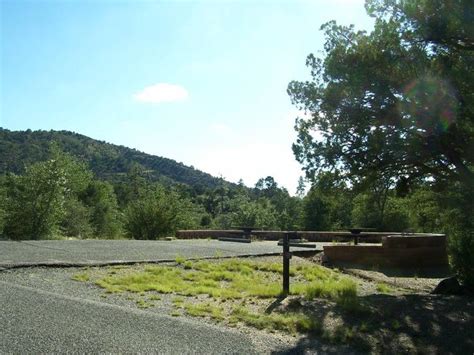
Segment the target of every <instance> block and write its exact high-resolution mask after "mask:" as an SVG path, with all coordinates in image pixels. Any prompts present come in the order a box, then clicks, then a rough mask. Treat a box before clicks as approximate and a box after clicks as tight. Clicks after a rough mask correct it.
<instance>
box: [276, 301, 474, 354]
mask: <svg viewBox="0 0 474 355" xmlns="http://www.w3.org/2000/svg"><path fill="white" fill-rule="evenodd" d="M359 300H360V304H361V306H362V307H361V308H360V309H358V310H353V311H346V310H344V309H342V308H340V307H337V306H334V305H330V304H321V303H319V302H314V303H312V305H308V307H311V308H309V309H308V310H307V311H308V313H307V314H311V315H312V316H313V317H314V319H315V320H316V321H319V322H321V323H322V324H325V321H326V324H328V323H327V322H328V319H339V322H340V323H341V324H340V325H338V326H337V327H336V328H335V329H333V331H332V335H331V336H328V334H327V330H326V329H324V327H323V329H321V332H320V333H319V334H314V335H308V336H307V337H304V338H302V339H301V340H300V341H299V342H298V343H297V344H296V346H294V347H293V348H291V349H289V350H287V351H284V352H276V353H275V354H302V353H308V352H313V351H314V352H323V353H356V354H357V353H367V352H375V353H394V354H395V353H405V352H408V353H421V354H473V353H474V339H473V333H472V330H473V329H474V298H472V297H471V298H469V297H466V296H435V295H405V296H390V295H370V296H366V297H360V298H359ZM305 308H306V306H305ZM305 311H306V310H305ZM343 344H347V347H345V346H343V347H342V348H341V347H339V346H340V345H343ZM336 345H339V346H338V347H337V349H336Z"/></svg>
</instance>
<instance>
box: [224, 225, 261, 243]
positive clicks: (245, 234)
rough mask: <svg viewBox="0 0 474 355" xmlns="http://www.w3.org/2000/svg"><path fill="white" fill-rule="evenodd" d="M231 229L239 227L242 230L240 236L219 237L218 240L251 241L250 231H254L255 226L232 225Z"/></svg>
mask: <svg viewBox="0 0 474 355" xmlns="http://www.w3.org/2000/svg"><path fill="white" fill-rule="evenodd" d="M232 229H240V230H241V231H242V236H240V237H221V238H219V240H221V241H224V242H239V243H250V242H251V241H252V239H251V236H252V231H254V230H255V229H256V228H255V227H247V226H243V227H232Z"/></svg>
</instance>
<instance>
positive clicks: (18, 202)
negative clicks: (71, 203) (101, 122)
mask: <svg viewBox="0 0 474 355" xmlns="http://www.w3.org/2000/svg"><path fill="white" fill-rule="evenodd" d="M8 180H9V181H8V183H7V186H8V187H9V191H8V202H7V203H8V215H7V219H6V223H5V228H4V233H5V234H6V235H7V236H8V237H10V238H12V239H41V238H45V237H48V236H51V235H53V234H54V233H55V232H56V231H57V229H58V226H59V223H60V221H61V218H62V217H63V215H64V213H65V208H64V206H65V201H66V200H67V199H68V198H70V197H71V196H74V194H75V193H77V192H79V191H81V190H82V189H84V187H85V186H86V185H87V183H88V181H89V180H90V174H89V172H88V171H87V169H86V168H85V167H84V166H83V165H82V164H80V163H78V162H76V161H74V160H73V159H72V158H71V157H70V156H68V155H66V154H64V153H62V152H60V151H59V150H58V148H57V147H56V146H55V145H53V146H51V158H50V159H49V160H46V161H44V162H39V163H35V164H33V165H31V166H30V167H29V168H28V169H27V170H26V172H25V174H24V175H23V176H13V175H12V176H9V178H8Z"/></svg>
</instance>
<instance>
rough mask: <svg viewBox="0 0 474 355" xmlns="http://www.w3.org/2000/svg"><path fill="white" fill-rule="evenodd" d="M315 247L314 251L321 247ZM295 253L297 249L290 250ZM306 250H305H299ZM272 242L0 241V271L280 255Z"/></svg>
mask: <svg viewBox="0 0 474 355" xmlns="http://www.w3.org/2000/svg"><path fill="white" fill-rule="evenodd" d="M324 244H327V243H318V244H317V245H318V250H322V245H324ZM292 250H298V248H292ZM303 250H307V249H303ZM281 251H282V247H281V246H278V245H277V242H276V241H263V242H253V243H232V242H220V241H218V240H171V241H141V240H44V241H0V268H2V267H10V266H12V265H13V266H18V265H25V266H27V265H32V266H35V264H36V265H37V264H40V265H78V266H79V265H88V264H91V265H93V264H95V265H97V264H101V263H111V262H146V261H149V262H153V261H162V260H174V259H175V258H176V256H182V257H185V258H202V257H208V258H209V257H216V256H217V257H224V256H244V255H261V254H276V253H281Z"/></svg>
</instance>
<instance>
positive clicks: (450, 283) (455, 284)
mask: <svg viewBox="0 0 474 355" xmlns="http://www.w3.org/2000/svg"><path fill="white" fill-rule="evenodd" d="M463 291H464V290H463V288H462V287H461V285H460V284H459V281H458V280H457V279H456V277H455V276H452V277H448V278H447V279H444V280H441V281H440V283H439V284H438V286H436V287H435V289H434V290H433V291H432V292H431V293H434V294H437V295H462V294H463V293H464V292H463Z"/></svg>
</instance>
